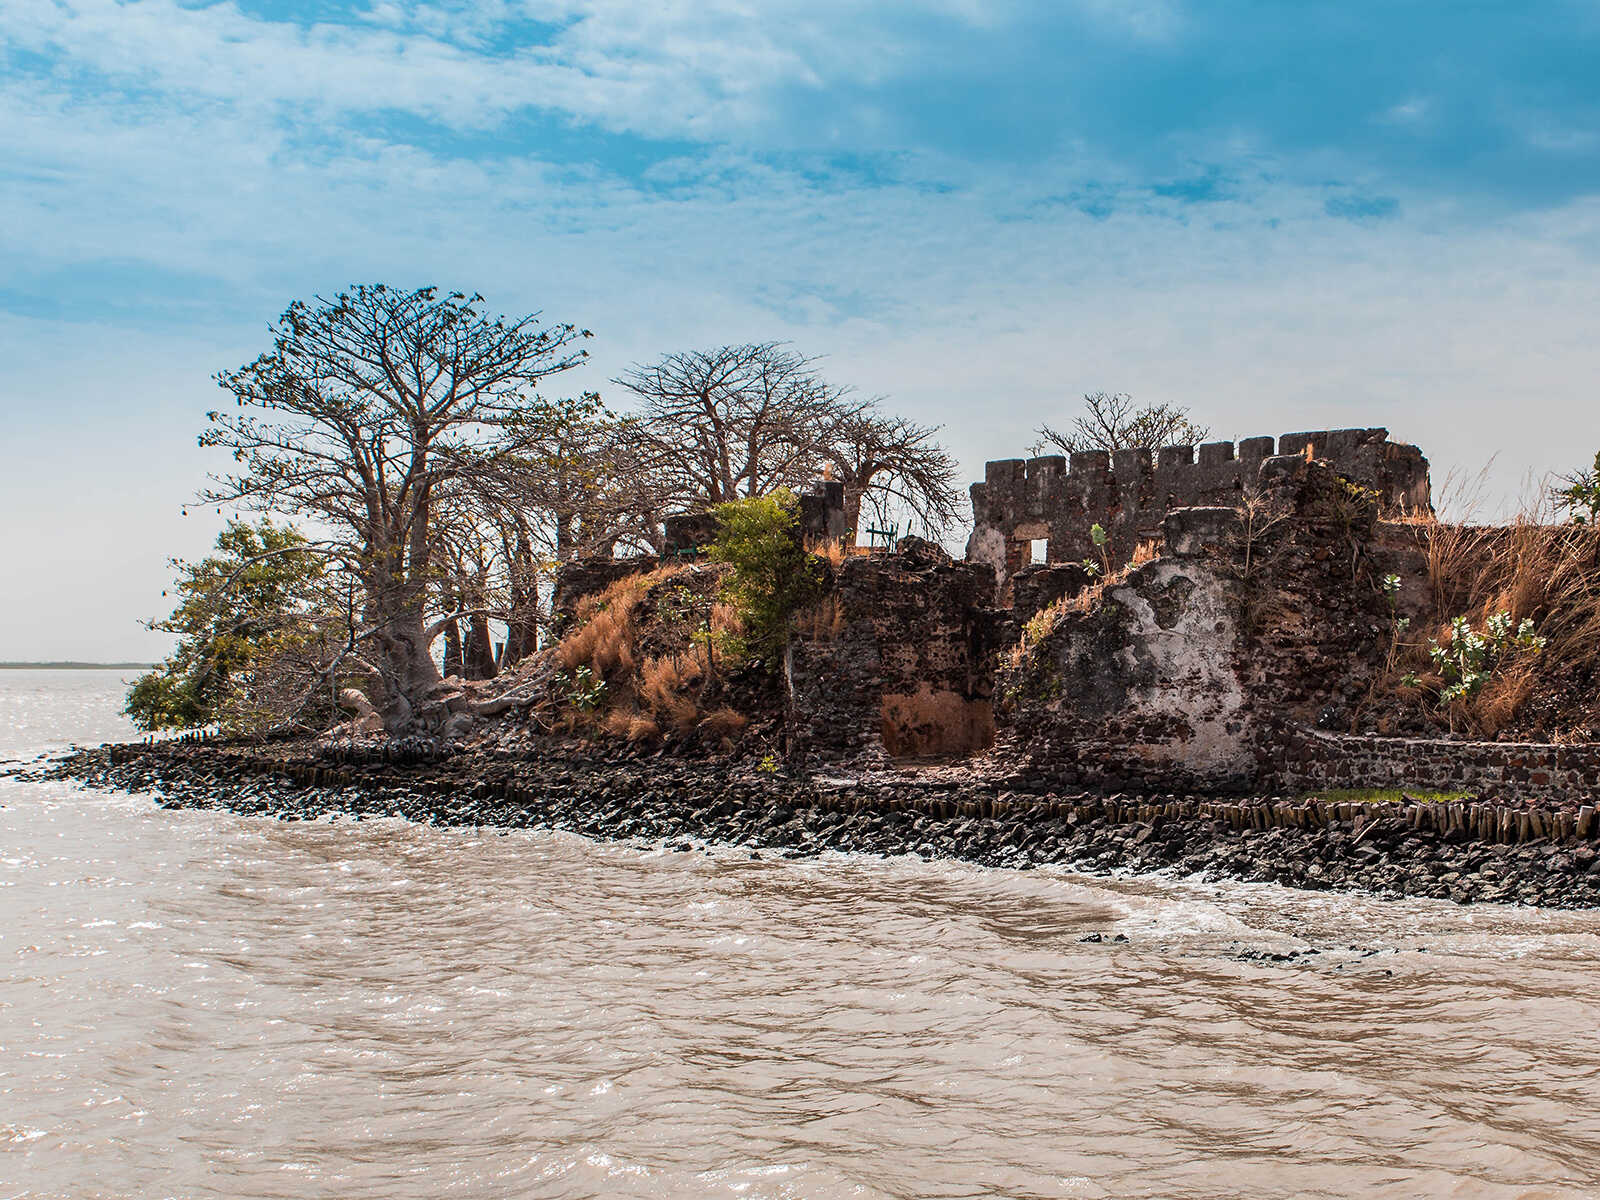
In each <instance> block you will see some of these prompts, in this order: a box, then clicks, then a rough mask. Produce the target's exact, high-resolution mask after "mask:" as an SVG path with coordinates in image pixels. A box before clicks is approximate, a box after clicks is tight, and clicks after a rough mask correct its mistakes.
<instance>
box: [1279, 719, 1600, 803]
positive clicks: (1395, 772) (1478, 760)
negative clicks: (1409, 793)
mask: <svg viewBox="0 0 1600 1200" xmlns="http://www.w3.org/2000/svg"><path fill="white" fill-rule="evenodd" d="M1269 746H1270V749H1269V750H1268V752H1267V753H1266V755H1265V756H1264V759H1265V761H1264V762H1263V763H1262V767H1263V771H1262V781H1263V783H1265V784H1266V785H1268V786H1270V787H1272V788H1274V789H1276V790H1279V791H1283V792H1290V793H1298V792H1307V791H1315V790H1317V789H1323V788H1367V787H1376V788H1401V789H1411V790H1414V791H1435V792H1468V793H1471V794H1473V795H1479V796H1483V797H1485V798H1486V799H1493V800H1546V801H1562V802H1566V801H1577V802H1588V803H1592V802H1593V801H1595V800H1596V799H1597V798H1600V743H1596V742H1584V743H1578V744H1575V745H1550V744H1543V743H1528V742H1462V741H1447V740H1444V739H1428V738H1386V737H1375V736H1371V735H1349V734H1331V733H1323V732H1321V731H1320V730H1314V729H1306V728H1303V727H1298V726H1292V725H1278V726H1276V727H1275V728H1274V729H1273V730H1272V738H1271V740H1270V743H1269Z"/></svg>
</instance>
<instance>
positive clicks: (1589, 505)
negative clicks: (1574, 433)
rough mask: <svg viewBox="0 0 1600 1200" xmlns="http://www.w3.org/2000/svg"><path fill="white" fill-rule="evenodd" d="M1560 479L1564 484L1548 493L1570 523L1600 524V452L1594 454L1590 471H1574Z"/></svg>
mask: <svg viewBox="0 0 1600 1200" xmlns="http://www.w3.org/2000/svg"><path fill="white" fill-rule="evenodd" d="M1561 481H1562V483H1563V484H1565V485H1566V486H1564V487H1557V488H1552V489H1551V493H1550V494H1551V496H1552V497H1553V498H1554V500H1555V502H1556V504H1557V505H1558V506H1559V507H1560V508H1561V509H1562V510H1563V511H1564V512H1565V513H1566V514H1567V516H1568V517H1569V518H1571V520H1572V523H1573V524H1574V525H1597V524H1600V453H1596V454H1595V456H1594V469H1593V470H1592V471H1574V472H1573V473H1572V474H1571V475H1563V476H1562V477H1561Z"/></svg>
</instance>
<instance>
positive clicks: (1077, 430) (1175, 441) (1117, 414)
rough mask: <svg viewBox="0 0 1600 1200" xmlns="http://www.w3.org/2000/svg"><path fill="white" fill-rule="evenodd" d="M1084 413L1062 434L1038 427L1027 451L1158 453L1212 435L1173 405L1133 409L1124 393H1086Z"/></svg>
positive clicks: (1180, 407)
mask: <svg viewBox="0 0 1600 1200" xmlns="http://www.w3.org/2000/svg"><path fill="white" fill-rule="evenodd" d="M1083 407H1084V413H1083V415H1082V416H1080V417H1074V418H1073V421H1072V424H1071V425H1070V426H1068V428H1067V429H1066V430H1065V431H1064V432H1063V431H1061V430H1056V429H1052V428H1051V427H1050V426H1049V425H1041V426H1039V440H1038V441H1037V442H1035V443H1034V444H1033V445H1032V446H1031V447H1029V449H1030V450H1031V451H1032V452H1033V453H1034V454H1043V453H1045V452H1046V451H1047V450H1055V451H1059V452H1060V453H1062V454H1076V453H1078V452H1079V451H1082V450H1158V449H1160V448H1161V447H1162V446H1193V445H1197V444H1198V443H1200V442H1203V441H1205V440H1206V438H1207V437H1209V436H1210V434H1211V431H1210V430H1209V429H1207V428H1206V427H1205V426H1204V425H1197V424H1195V423H1194V422H1193V421H1191V420H1190V419H1189V410H1188V409H1187V408H1184V407H1182V406H1180V405H1176V404H1146V405H1144V406H1143V407H1142V408H1141V407H1135V406H1134V402H1133V397H1132V396H1130V395H1128V394H1127V393H1126V392H1115V393H1106V392H1086V393H1085V394H1084V397H1083Z"/></svg>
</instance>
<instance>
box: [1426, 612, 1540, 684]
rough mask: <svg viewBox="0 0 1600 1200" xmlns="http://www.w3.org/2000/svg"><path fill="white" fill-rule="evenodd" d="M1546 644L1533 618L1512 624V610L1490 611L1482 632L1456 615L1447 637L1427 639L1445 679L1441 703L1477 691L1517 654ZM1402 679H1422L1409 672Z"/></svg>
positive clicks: (1429, 650)
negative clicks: (1536, 629)
mask: <svg viewBox="0 0 1600 1200" xmlns="http://www.w3.org/2000/svg"><path fill="white" fill-rule="evenodd" d="M1545 645H1546V639H1544V638H1542V637H1539V636H1538V635H1537V634H1535V633H1534V631H1533V620H1532V618H1528V617H1525V618H1523V620H1522V621H1521V622H1518V623H1516V624H1513V622H1512V620H1511V614H1510V613H1508V612H1496V613H1491V614H1490V615H1489V616H1488V617H1487V618H1486V619H1485V620H1484V623H1483V631H1482V632H1481V633H1480V632H1478V631H1476V630H1474V629H1473V628H1472V624H1471V622H1470V621H1468V620H1467V618H1466V617H1456V618H1455V619H1454V620H1453V621H1451V622H1450V635H1449V638H1448V639H1447V640H1445V641H1443V642H1441V641H1439V640H1437V639H1433V640H1430V641H1429V643H1428V658H1429V659H1430V660H1431V661H1432V663H1433V668H1434V670H1435V671H1436V672H1437V673H1438V675H1439V677H1440V678H1441V679H1442V680H1443V681H1444V686H1443V687H1441V688H1440V690H1439V703H1440V704H1441V705H1446V704H1452V703H1454V702H1455V701H1457V700H1466V699H1469V698H1470V697H1472V696H1475V695H1477V694H1478V692H1479V691H1481V690H1482V689H1483V686H1484V684H1486V683H1488V682H1489V680H1490V679H1491V678H1493V676H1494V674H1495V672H1496V671H1497V670H1499V669H1500V668H1501V667H1502V666H1505V665H1506V664H1508V663H1509V662H1510V661H1511V660H1512V659H1513V658H1514V657H1515V656H1517V655H1519V654H1521V653H1529V654H1538V653H1540V652H1541V651H1542V650H1543V649H1544V648H1545ZM1401 683H1402V684H1403V685H1404V686H1407V687H1417V686H1419V685H1420V683H1421V680H1419V679H1418V678H1417V676H1416V675H1414V674H1408V675H1407V676H1406V677H1405V678H1404V679H1402V680H1401Z"/></svg>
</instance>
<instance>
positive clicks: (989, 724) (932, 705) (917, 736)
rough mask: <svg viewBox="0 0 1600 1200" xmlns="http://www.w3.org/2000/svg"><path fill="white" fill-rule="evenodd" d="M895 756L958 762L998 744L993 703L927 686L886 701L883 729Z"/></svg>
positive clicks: (889, 696) (887, 748) (886, 747)
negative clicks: (995, 739) (966, 756)
mask: <svg viewBox="0 0 1600 1200" xmlns="http://www.w3.org/2000/svg"><path fill="white" fill-rule="evenodd" d="M879 734H880V736H881V737H882V739H883V748H884V750H885V752H886V753H888V755H889V757H891V758H953V757H961V756H965V755H970V754H976V753H978V752H979V751H980V750H987V749H988V748H989V747H990V746H992V745H994V705H993V704H991V703H990V702H989V701H988V700H973V699H968V698H967V697H965V696H963V695H961V694H960V693H959V692H953V691H948V690H936V689H934V688H933V687H931V686H929V685H927V684H924V685H923V686H922V687H920V688H918V689H917V690H916V691H915V692H909V693H908V692H896V693H890V694H887V695H885V696H884V697H883V715H882V719H881V722H880V725H879Z"/></svg>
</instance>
